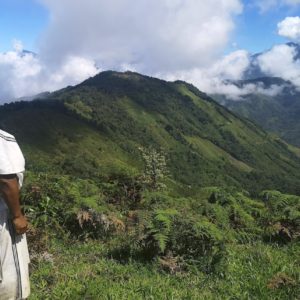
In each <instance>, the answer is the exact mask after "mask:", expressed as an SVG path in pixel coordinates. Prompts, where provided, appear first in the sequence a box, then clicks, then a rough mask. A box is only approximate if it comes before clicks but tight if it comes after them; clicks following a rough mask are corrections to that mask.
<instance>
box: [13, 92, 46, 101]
mask: <svg viewBox="0 0 300 300" xmlns="http://www.w3.org/2000/svg"><path fill="white" fill-rule="evenodd" d="M50 94H51V93H50V92H43V93H39V94H37V95H34V96H24V97H20V98H17V99H16V100H17V101H20V100H24V101H31V100H34V99H46V98H48V97H49V96H50Z"/></svg>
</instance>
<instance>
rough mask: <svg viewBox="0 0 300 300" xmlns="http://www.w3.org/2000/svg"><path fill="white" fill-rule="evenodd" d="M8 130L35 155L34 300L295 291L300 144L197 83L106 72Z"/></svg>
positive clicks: (13, 106) (8, 124) (267, 295)
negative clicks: (235, 110) (226, 104)
mask: <svg viewBox="0 0 300 300" xmlns="http://www.w3.org/2000/svg"><path fill="white" fill-rule="evenodd" d="M0 125H1V128H3V129H4V130H6V131H8V132H10V133H12V134H14V135H15V136H16V138H17V140H18V142H19V144H20V146H21V148H22V150H23V152H24V155H25V158H26V162H27V173H26V174H25V182H24V185H23V187H22V190H21V198H22V200H23V203H24V208H25V212H26V216H27V219H28V221H29V222H30V226H29V230H28V233H27V237H28V241H29V249H30V254H31V262H32V263H31V270H30V274H31V277H30V278H31V286H32V295H31V297H30V299H43V300H44V299H51V300H52V299H99V298H103V299H214V300H215V299H259V300H261V299H292V298H293V297H296V296H297V295H298V294H299V284H298V282H299V263H298V256H297V253H298V252H299V242H298V237H299V236H300V226H299V224H300V206H299V202H300V198H299V197H298V196H293V195H292V194H300V189H299V188H298V186H299V179H300V171H299V170H300V158H299V155H300V154H299V153H300V150H299V149H298V148H294V147H292V146H290V145H288V144H286V143H285V142H283V141H282V140H280V139H279V138H278V137H276V136H275V135H273V134H270V133H268V132H267V131H266V130H264V129H263V128H262V127H260V126H258V125H256V124H255V123H253V122H252V121H250V120H248V119H246V118H244V117H241V116H239V115H236V114H234V113H232V112H231V111H229V110H228V109H226V108H224V107H222V106H221V105H219V104H218V103H217V102H215V101H214V100H212V99H211V98H210V97H208V96H207V95H206V94H203V93H202V92H200V91H199V90H197V89H196V88H195V87H194V86H192V85H190V84H187V83H185V82H181V81H177V82H174V83H171V82H165V81H162V80H158V79H155V78H150V77H146V76H142V75H140V74H136V73H130V72H128V73H117V72H104V73H100V74H99V75H97V76H95V77H94V78H90V79H88V80H86V81H85V82H83V83H82V84H80V85H78V86H75V87H67V88H65V89H63V90H60V91H57V92H54V93H51V94H50V95H48V97H47V98H46V99H40V100H35V101H31V102H26V101H20V102H16V103H10V104H6V105H4V106H1V107H0ZM162 148H163V149H162ZM275 189H276V190H280V191H281V192H285V193H287V194H282V193H281V192H279V191H274V190H275ZM270 190H273V191H270ZM247 191H249V192H250V193H249V192H247Z"/></svg>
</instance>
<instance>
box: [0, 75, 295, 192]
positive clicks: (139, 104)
mask: <svg viewBox="0 0 300 300" xmlns="http://www.w3.org/2000/svg"><path fill="white" fill-rule="evenodd" d="M0 125H1V128H2V129H3V130H6V131H8V132H11V133H12V134H14V135H15V136H16V138H17V140H18V142H19V143H20V146H21V148H22V150H23V151H24V154H25V157H26V161H27V169H28V170H33V171H37V172H47V173H53V172H54V173H60V174H71V175H72V176H75V177H84V178H93V176H99V175H97V174H101V173H106V172H108V170H111V169H113V168H120V167H133V168H136V169H138V170H143V162H142V155H141V150H142V149H144V148H147V147H149V146H150V145H152V146H153V147H155V148H157V149H158V148H160V147H163V148H165V151H166V152H167V157H168V166H169V170H170V174H171V175H172V176H171V181H169V184H171V186H172V184H173V187H172V188H175V187H176V188H178V187H180V186H181V187H182V188H180V189H183V188H184V187H187V186H191V187H192V188H193V187H203V186H211V185H217V186H219V185H233V186H237V187H244V188H247V190H250V192H251V193H253V194H257V193H258V192H259V191H261V190H262V189H277V190H281V191H283V192H289V193H294V194H295V193H296V194H300V189H299V184H298V183H299V180H300V150H299V149H297V148H294V147H292V146H289V145H288V144H286V143H284V142H283V141H282V140H280V139H279V138H277V137H276V136H275V135H273V134H270V133H268V132H267V131H266V130H264V129H263V128H262V127H260V126H258V125H256V124H254V123H253V122H252V121H250V120H248V119H246V118H243V117H241V116H239V115H236V114H235V113H233V112H231V111H229V110H228V109H226V108H224V107H222V106H221V105H219V104H218V103H217V102H215V101H214V100H212V99H211V98H210V97H208V96H207V95H206V94H204V93H202V92H200V91H199V90H198V89H196V88H195V87H194V86H192V85H190V84H188V83H185V82H182V81H176V82H174V83H171V82H166V81H163V80H159V79H156V78H151V77H147V76H142V75H140V74H137V73H131V72H126V73H118V72H103V73H100V74H99V75H96V76H95V77H93V78H90V79H88V80H86V81H84V82H83V83H81V84H79V85H77V86H75V87H67V88H65V89H63V90H60V91H57V92H54V93H51V95H49V97H48V98H47V99H44V100H34V101H30V102H26V101H20V102H15V103H10V104H6V105H4V106H0ZM172 182H173V183H172ZM176 182H177V183H178V184H179V185H176V186H175V185H174V184H175V183H176Z"/></svg>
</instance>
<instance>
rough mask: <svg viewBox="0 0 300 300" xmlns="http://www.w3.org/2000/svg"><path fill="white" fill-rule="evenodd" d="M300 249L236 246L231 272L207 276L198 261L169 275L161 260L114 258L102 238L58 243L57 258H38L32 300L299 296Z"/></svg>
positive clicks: (230, 260) (232, 250) (53, 250)
mask: <svg viewBox="0 0 300 300" xmlns="http://www.w3.org/2000/svg"><path fill="white" fill-rule="evenodd" d="M299 249H300V247H299V245H298V244H294V245H292V246H278V245H277V244H273V245H265V244H263V243H255V244H248V245H238V246H236V245H231V246H230V247H229V248H228V256H227V257H226V259H227V261H228V269H227V271H226V274H219V275H214V274H212V275H207V274H203V273H201V272H200V271H199V270H198V268H197V266H196V265H195V266H191V267H190V268H189V270H186V271H179V272H176V273H174V274H170V272H166V271H164V270H163V263H161V262H160V261H159V260H157V261H154V262H153V263H148V264H142V263H138V262H134V261H129V262H127V263H123V262H122V261H118V260H114V259H110V258H108V257H107V255H106V253H105V252H106V251H105V244H103V243H100V242H89V243H85V244H74V245H68V246H67V245H62V244H60V243H59V244H56V245H53V246H52V247H51V250H50V252H51V253H52V255H53V257H51V256H50V258H49V257H48V258H46V259H34V260H33V266H32V271H31V285H32V296H31V297H30V298H29V299H260V300H261V299H299V291H300V289H299V273H300V267H299V263H300V260H299V254H298V253H299ZM47 260H48V262H47Z"/></svg>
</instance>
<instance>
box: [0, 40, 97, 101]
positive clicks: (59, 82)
mask: <svg viewBox="0 0 300 300" xmlns="http://www.w3.org/2000/svg"><path fill="white" fill-rule="evenodd" d="M19 45H20V44H19ZM20 49H21V48H17V49H16V51H10V52H8V53H5V54H4V53H0V91H1V94H0V104H3V103H5V102H9V101H10V100H12V99H13V98H18V97H22V96H28V95H35V94H37V93H39V92H43V91H48V90H55V89H57V88H58V87H65V86H67V85H69V84H74V83H79V82H81V81H82V80H84V79H86V78H87V77H90V76H93V75H96V74H97V73H98V70H97V69H96V67H95V66H94V62H93V61H91V60H88V59H84V58H78V57H70V58H69V59H68V60H67V61H66V62H65V63H64V64H63V66H62V68H60V70H59V71H58V72H56V73H52V72H51V71H50V70H49V69H48V66H47V65H45V64H44V63H43V62H42V61H41V60H40V59H39V58H38V57H35V55H33V54H31V53H26V54H22V52H21V51H20Z"/></svg>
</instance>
